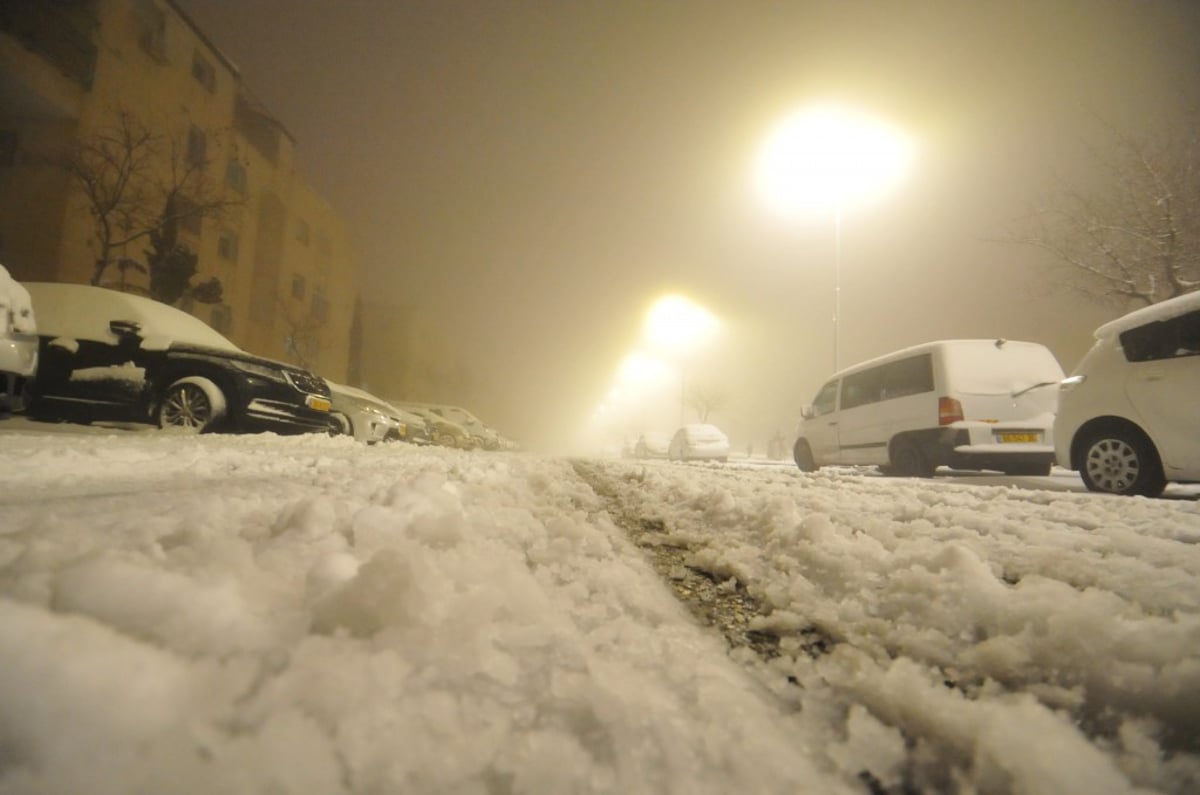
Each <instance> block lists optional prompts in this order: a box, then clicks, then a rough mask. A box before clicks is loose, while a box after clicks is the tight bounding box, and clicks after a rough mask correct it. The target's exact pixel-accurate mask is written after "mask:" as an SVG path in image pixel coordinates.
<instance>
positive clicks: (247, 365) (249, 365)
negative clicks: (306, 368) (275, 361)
mask: <svg viewBox="0 0 1200 795" xmlns="http://www.w3.org/2000/svg"><path fill="white" fill-rule="evenodd" d="M229 361H230V362H232V363H233V366H234V367H236V368H237V369H239V370H241V371H242V372H243V373H248V374H250V375H256V376H258V377H259V378H266V379H267V380H268V381H277V382H278V383H281V384H286V383H287V379H286V378H284V377H283V371H282V370H278V369H276V368H274V367H267V366H266V365H262V364H255V363H254V362H244V361H242V360H240V359H230V360H229Z"/></svg>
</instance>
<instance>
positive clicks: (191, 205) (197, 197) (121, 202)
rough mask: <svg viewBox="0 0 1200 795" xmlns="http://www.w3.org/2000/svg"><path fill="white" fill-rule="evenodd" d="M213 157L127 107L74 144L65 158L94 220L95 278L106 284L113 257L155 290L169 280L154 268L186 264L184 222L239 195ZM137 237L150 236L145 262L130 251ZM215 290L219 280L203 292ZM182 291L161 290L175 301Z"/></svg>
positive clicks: (219, 210)
mask: <svg viewBox="0 0 1200 795" xmlns="http://www.w3.org/2000/svg"><path fill="white" fill-rule="evenodd" d="M208 164H209V161H208V159H207V158H206V157H205V155H204V152H203V151H202V147H196V146H191V147H189V145H188V144H187V143H186V142H185V141H183V140H181V139H180V138H178V137H176V136H172V135H167V134H164V133H159V132H155V131H154V130H152V129H150V128H149V127H147V126H146V125H145V124H144V123H143V122H142V121H141V120H140V119H138V118H137V117H136V116H135V115H134V114H133V113H132V112H131V111H129V110H128V109H127V108H123V107H118V108H117V109H116V110H115V111H114V112H113V122H112V124H111V125H110V126H108V127H105V128H102V129H100V130H98V131H97V132H95V133H94V134H92V135H90V136H87V137H84V138H81V139H79V140H78V141H76V142H75V143H74V144H73V145H71V146H70V147H69V148H68V150H67V151H66V152H65V154H64V155H63V158H62V166H63V168H64V169H65V170H66V172H67V174H68V175H69V176H70V177H71V179H72V180H73V181H74V183H75V184H76V186H77V187H78V188H79V190H80V192H81V193H82V194H83V197H84V202H85V204H86V207H87V210H88V213H89V214H90V216H91V218H92V221H93V223H94V224H95V237H94V240H93V242H94V246H95V253H96V260H95V263H94V266H93V269H92V279H91V283H92V284H96V285H98V284H100V283H101V281H102V280H103V278H104V274H105V272H106V271H107V270H108V269H109V267H110V266H112V265H117V266H118V267H119V268H120V270H121V273H122V281H124V276H125V274H126V273H127V272H128V271H129V270H130V269H134V270H138V271H141V272H144V273H149V274H150V276H151V285H152V290H153V286H154V285H156V284H164V283H171V280H170V279H167V280H166V282H164V281H163V280H156V279H155V278H154V276H155V273H154V271H155V269H156V268H159V267H179V266H180V264H181V263H182V264H183V266H184V268H185V269H186V257H182V258H181V254H182V252H180V251H179V249H180V248H181V247H182V244H180V243H179V242H178V240H177V238H176V235H177V230H178V228H179V226H180V225H182V224H185V223H188V222H192V223H196V222H199V221H200V219H202V218H215V217H220V216H221V215H223V214H224V213H225V212H226V211H227V210H228V209H230V208H231V207H234V206H236V205H238V204H240V203H241V200H240V199H238V198H231V197H230V196H228V195H227V194H226V192H225V191H224V190H222V189H221V188H220V187H219V185H217V184H214V183H213V181H212V180H211V179H210V178H209V176H208V170H207V167H208ZM139 241H148V242H150V244H151V250H150V251H147V252H145V253H146V254H147V258H148V263H147V264H146V265H143V264H142V263H139V262H137V261H136V260H134V259H132V258H131V257H129V256H127V255H125V253H124V252H125V251H126V250H127V247H128V246H130V245H131V244H133V243H137V242H139ZM182 248H184V249H186V247H182ZM151 252H156V253H157V256H153V255H152V254H151ZM194 264H195V262H194V260H193V261H192V265H193V266H194ZM193 273H194V270H193ZM190 275H191V274H189V278H190ZM175 281H176V282H177V281H178V280H177V279H176V280H175ZM210 281H211V280H210ZM212 294H213V286H212V285H211V284H207V285H205V286H204V289H202V290H201V292H200V295H199V297H200V298H204V297H206V296H211V295H212ZM181 295H182V293H180V294H177V295H174V297H173V298H170V292H168V293H167V294H165V295H164V296H161V297H160V296H155V297H159V298H160V300H167V299H168V298H170V300H167V302H168V303H174V302H175V301H176V300H178V299H179V297H180V296H181ZM218 295H219V292H218Z"/></svg>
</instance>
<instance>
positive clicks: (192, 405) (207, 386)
mask: <svg viewBox="0 0 1200 795" xmlns="http://www.w3.org/2000/svg"><path fill="white" fill-rule="evenodd" d="M225 410H226V403H225V393H223V392H222V391H221V389H220V387H218V386H217V385H216V384H214V383H213V382H212V381H210V380H208V379H207V378H200V377H199V376H189V377H188V378H180V379H179V380H178V381H176V382H175V383H173V384H171V385H170V386H169V387H167V389H166V391H165V392H163V395H162V400H161V401H160V402H159V404H158V427H160V428H172V429H177V430H184V431H191V432H194V433H203V432H204V431H208V430H212V428H213V426H214V425H215V424H216V423H217V422H219V421H220V420H221V419H222V418H223V417H224V416H225Z"/></svg>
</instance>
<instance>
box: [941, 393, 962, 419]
mask: <svg viewBox="0 0 1200 795" xmlns="http://www.w3.org/2000/svg"><path fill="white" fill-rule="evenodd" d="M962 419H963V410H962V404H961V403H959V402H958V401H957V400H955V399H954V398H949V397H940V398H938V425H949V424H950V423H952V422H959V421H961V420H962Z"/></svg>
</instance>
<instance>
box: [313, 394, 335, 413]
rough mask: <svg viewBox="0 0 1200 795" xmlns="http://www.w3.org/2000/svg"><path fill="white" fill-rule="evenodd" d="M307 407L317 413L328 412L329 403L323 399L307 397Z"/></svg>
mask: <svg viewBox="0 0 1200 795" xmlns="http://www.w3.org/2000/svg"><path fill="white" fill-rule="evenodd" d="M308 407H309V408H310V409H316V410H317V411H329V407H330V406H329V401H328V400H326V399H325V398H323V397H315V396H313V395H309V396H308Z"/></svg>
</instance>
